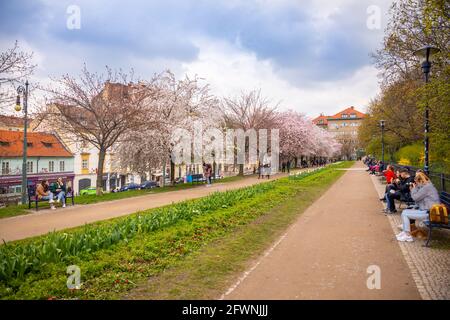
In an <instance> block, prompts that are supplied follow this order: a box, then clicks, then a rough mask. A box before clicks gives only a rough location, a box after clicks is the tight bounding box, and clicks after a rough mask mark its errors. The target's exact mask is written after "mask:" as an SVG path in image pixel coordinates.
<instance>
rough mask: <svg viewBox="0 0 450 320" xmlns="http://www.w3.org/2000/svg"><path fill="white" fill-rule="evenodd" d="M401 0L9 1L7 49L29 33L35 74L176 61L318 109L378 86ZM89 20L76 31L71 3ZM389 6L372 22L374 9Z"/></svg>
mask: <svg viewBox="0 0 450 320" xmlns="http://www.w3.org/2000/svg"><path fill="white" fill-rule="evenodd" d="M391 2H392V1H391V0H372V1H366V0H336V1H334V0H330V1H325V0H317V1H301V0H292V1H288V0H279V1H277V0H272V1H263V0H231V1H230V0H213V1H202V0H190V1H181V0H176V1H175V0H164V1H132V0H129V1H119V0H115V1H56V0H55V1H50V0H42V1H25V0H20V1H1V2H0V49H1V51H4V50H5V49H6V48H8V47H11V46H12V44H13V42H14V40H16V39H17V40H19V42H20V45H21V46H22V47H24V48H25V49H28V50H32V51H34V58H35V62H36V63H38V65H39V67H38V70H37V72H36V75H35V78H34V79H33V80H34V81H41V82H45V81H47V80H46V79H48V77H49V76H60V75H61V74H64V73H70V74H78V73H79V71H80V69H81V68H82V66H83V63H86V64H87V66H88V68H89V69H92V70H98V71H102V69H103V68H104V66H105V65H109V66H111V67H114V68H123V69H129V68H134V70H135V72H136V74H137V75H138V76H140V77H150V76H151V75H152V74H153V73H155V72H161V71H163V70H164V69H167V68H170V69H172V70H173V71H174V72H175V73H176V74H177V75H178V76H182V75H183V74H185V73H187V74H189V75H195V74H197V75H198V76H200V77H202V78H205V79H206V80H207V81H208V82H209V83H210V84H211V86H212V89H213V91H214V92H215V93H216V94H218V95H220V96H222V95H230V94H237V93H239V91H240V90H247V89H253V88H259V87H260V88H262V90H263V93H264V94H265V95H266V96H268V97H270V98H271V99H272V100H273V101H279V100H281V102H282V103H281V106H282V107H283V108H291V109H295V110H298V111H301V112H304V113H307V114H308V115H310V116H316V115H318V114H319V113H320V112H325V113H335V112H337V111H339V110H341V109H343V108H344V107H347V106H350V105H354V106H355V107H356V108H358V109H360V110H362V111H363V110H364V109H365V107H366V106H367V104H368V102H369V100H370V99H371V98H373V97H374V96H375V95H376V94H377V92H378V79H377V71H376V70H375V69H374V67H373V65H372V61H371V58H370V53H371V52H374V51H375V50H376V49H377V48H379V46H380V43H381V40H382V38H383V31H384V28H385V25H386V23H387V18H386V14H387V10H388V8H389V6H390V4H391ZM70 5H77V6H78V7H79V8H80V10H81V17H80V18H81V28H80V29H73V30H71V29H68V28H67V27H66V22H67V19H68V17H69V15H68V14H67V13H66V10H67V8H68V6H70ZM371 5H375V6H377V7H378V8H380V10H381V14H382V15H381V25H380V28H379V29H373V30H371V29H369V28H368V27H367V25H366V21H367V19H368V17H369V14H368V13H367V9H368V7H369V6H371Z"/></svg>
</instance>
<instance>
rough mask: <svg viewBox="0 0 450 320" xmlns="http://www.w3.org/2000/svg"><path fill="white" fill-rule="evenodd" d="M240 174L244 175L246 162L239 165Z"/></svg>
mask: <svg viewBox="0 0 450 320" xmlns="http://www.w3.org/2000/svg"><path fill="white" fill-rule="evenodd" d="M239 175H240V176H244V164H243V163H242V164H240V165H239Z"/></svg>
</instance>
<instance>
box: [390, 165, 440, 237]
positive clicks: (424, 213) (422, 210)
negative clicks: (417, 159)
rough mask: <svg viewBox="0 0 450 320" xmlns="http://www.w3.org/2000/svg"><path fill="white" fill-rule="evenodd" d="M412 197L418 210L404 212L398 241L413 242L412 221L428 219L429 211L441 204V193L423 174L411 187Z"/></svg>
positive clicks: (416, 178) (417, 176) (417, 175)
mask: <svg viewBox="0 0 450 320" xmlns="http://www.w3.org/2000/svg"><path fill="white" fill-rule="evenodd" d="M410 188H411V197H412V198H413V200H414V201H415V203H416V206H418V209H405V210H403V212H402V229H403V231H402V232H400V233H399V234H397V236H396V237H397V240H398V241H407V242H411V241H413V237H412V236H411V220H426V219H428V210H430V208H431V207H432V206H433V205H434V204H438V203H440V199H439V193H438V191H437V190H436V188H435V187H434V186H433V184H432V183H431V181H430V179H429V178H428V177H427V175H426V174H425V173H423V172H419V173H417V174H416V177H415V179H414V183H413V184H412V185H411V187H410Z"/></svg>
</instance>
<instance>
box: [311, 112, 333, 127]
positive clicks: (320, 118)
mask: <svg viewBox="0 0 450 320" xmlns="http://www.w3.org/2000/svg"><path fill="white" fill-rule="evenodd" d="M328 118H329V117H328V116H324V115H323V114H321V115H320V116H318V117H317V118H315V119H313V121H312V122H313V123H314V124H316V125H327V124H328ZM320 120H322V122H321V121H320Z"/></svg>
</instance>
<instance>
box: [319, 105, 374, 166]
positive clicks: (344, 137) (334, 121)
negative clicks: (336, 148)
mask: <svg viewBox="0 0 450 320" xmlns="http://www.w3.org/2000/svg"><path fill="white" fill-rule="evenodd" d="M365 117H366V114H364V113H363V112H361V111H358V110H356V109H355V107H353V106H351V107H348V108H345V109H344V110H342V111H340V112H338V113H336V114H334V115H332V116H325V115H324V114H323V113H322V114H320V116H318V117H317V118H315V119H313V120H312V122H313V123H314V124H315V125H317V126H319V127H321V128H322V129H325V130H327V131H329V132H332V133H333V134H334V136H335V137H336V139H337V140H338V141H340V142H341V143H343V144H350V145H351V146H352V148H354V149H355V150H354V151H355V152H354V155H353V157H355V155H356V148H357V146H358V127H359V126H360V125H361V123H362V121H363V119H364V118H365Z"/></svg>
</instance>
